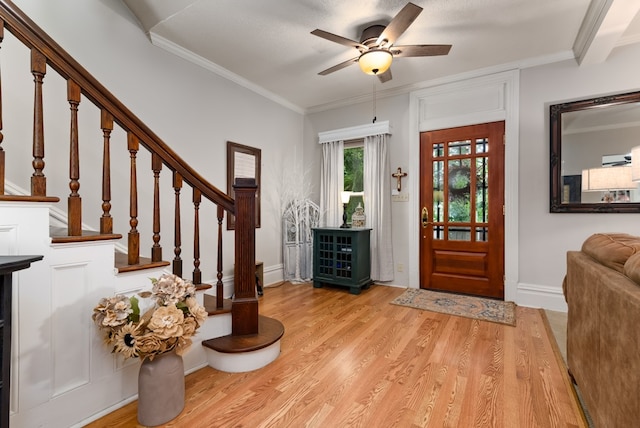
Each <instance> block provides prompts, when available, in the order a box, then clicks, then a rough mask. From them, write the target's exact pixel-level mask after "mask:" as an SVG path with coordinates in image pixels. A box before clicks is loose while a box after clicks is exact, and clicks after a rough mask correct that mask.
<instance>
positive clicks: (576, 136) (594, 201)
mask: <svg viewBox="0 0 640 428" xmlns="http://www.w3.org/2000/svg"><path fill="white" fill-rule="evenodd" d="M550 125H551V207H550V208H551V209H550V210H551V212H640V190H639V187H638V184H640V183H639V182H640V174H637V175H638V177H634V175H633V162H632V149H633V148H634V147H636V146H639V145H640V93H638V92H636V93H629V94H622V95H614V96H610V97H600V98H593V99H589V100H582V101H575V102H570V103H564V104H555V105H552V106H550ZM638 161H640V159H636V166H637V167H638V168H639V170H640V166H639V165H637V164H638ZM635 180H638V181H635Z"/></svg>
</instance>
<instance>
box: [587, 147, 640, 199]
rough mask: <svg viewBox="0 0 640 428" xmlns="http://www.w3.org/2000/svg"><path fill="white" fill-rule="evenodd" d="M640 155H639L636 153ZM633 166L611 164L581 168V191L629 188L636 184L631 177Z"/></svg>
mask: <svg viewBox="0 0 640 428" xmlns="http://www.w3.org/2000/svg"><path fill="white" fill-rule="evenodd" d="M638 156H640V155H638ZM632 170H633V167H630V166H611V167H604V168H590V169H583V170H582V191H583V192H603V191H607V190H630V189H635V188H636V187H637V186H638V184H637V183H635V182H634V181H633V180H632V179H631V173H632Z"/></svg>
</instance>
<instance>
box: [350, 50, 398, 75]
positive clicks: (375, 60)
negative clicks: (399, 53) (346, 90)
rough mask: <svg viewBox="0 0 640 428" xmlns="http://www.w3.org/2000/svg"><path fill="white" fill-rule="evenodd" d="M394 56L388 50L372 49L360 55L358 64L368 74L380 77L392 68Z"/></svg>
mask: <svg viewBox="0 0 640 428" xmlns="http://www.w3.org/2000/svg"><path fill="white" fill-rule="evenodd" d="M391 61H393V55H391V52H389V51H388V50H386V49H370V50H368V51H366V52H365V53H363V54H362V55H360V58H358V64H359V65H360V69H361V70H362V71H363V72H365V73H366V74H371V75H379V74H382V73H384V72H385V71H387V70H388V69H389V67H391Z"/></svg>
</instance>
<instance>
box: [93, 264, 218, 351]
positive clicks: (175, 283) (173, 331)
mask: <svg viewBox="0 0 640 428" xmlns="http://www.w3.org/2000/svg"><path fill="white" fill-rule="evenodd" d="M151 283H152V284H153V286H152V290H151V292H149V291H145V292H140V293H138V296H140V297H141V298H142V299H146V301H147V302H150V305H147V306H150V307H148V309H147V308H145V307H144V306H143V305H141V303H144V301H143V302H141V301H140V299H138V298H137V297H136V296H131V297H127V296H124V295H116V296H113V297H108V298H102V299H100V302H99V303H98V306H96V307H95V308H94V309H93V316H92V318H93V321H94V322H95V323H96V325H97V326H98V327H99V328H100V330H101V331H104V332H106V336H105V339H104V340H105V343H106V344H107V345H108V346H111V347H112V352H118V353H121V354H122V355H123V356H124V357H125V358H136V357H139V358H140V359H142V360H144V359H145V358H149V359H150V360H153V358H154V357H155V356H157V355H160V354H164V353H166V352H170V351H174V350H175V352H176V353H177V354H178V355H182V354H183V353H184V352H185V351H186V350H187V348H189V346H190V345H191V337H192V336H193V335H194V334H195V332H196V330H197V329H198V328H199V327H200V326H201V325H202V324H204V322H205V320H206V318H207V316H208V314H207V311H206V310H205V309H204V307H202V306H201V305H200V304H198V302H197V301H196V297H195V291H196V289H195V287H194V286H193V284H192V283H191V282H189V281H185V280H184V279H182V278H180V277H179V276H177V275H173V274H164V275H162V276H161V277H160V278H158V279H155V278H152V279H151ZM141 306H143V309H144V310H145V311H144V312H142V311H141V309H140V307H141ZM141 313H142V315H140V314H141Z"/></svg>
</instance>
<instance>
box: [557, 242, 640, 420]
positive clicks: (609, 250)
mask: <svg viewBox="0 0 640 428" xmlns="http://www.w3.org/2000/svg"><path fill="white" fill-rule="evenodd" d="M563 289H564V295H565V299H566V301H567V305H568V307H569V312H568V318H567V360H568V366H569V371H570V373H571V375H572V376H573V378H574V380H575V382H576V384H577V385H578V388H579V390H580V392H581V394H582V397H583V401H584V403H585V406H586V408H587V411H588V413H589V414H590V416H591V418H592V419H593V422H594V424H595V426H596V427H597V428H604V427H612V428H613V427H615V428H618V427H620V428H623V427H625V428H626V427H638V426H640V237H634V236H631V235H627V234H611V233H610V234H595V235H592V236H591V237H589V238H588V239H587V240H586V241H585V242H584V244H583V245H582V249H581V251H569V252H568V253H567V275H566V278H565V282H564V284H563Z"/></svg>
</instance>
